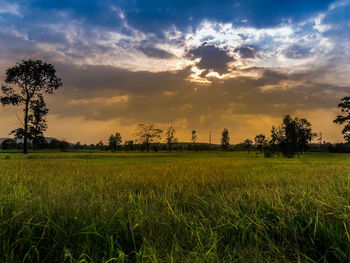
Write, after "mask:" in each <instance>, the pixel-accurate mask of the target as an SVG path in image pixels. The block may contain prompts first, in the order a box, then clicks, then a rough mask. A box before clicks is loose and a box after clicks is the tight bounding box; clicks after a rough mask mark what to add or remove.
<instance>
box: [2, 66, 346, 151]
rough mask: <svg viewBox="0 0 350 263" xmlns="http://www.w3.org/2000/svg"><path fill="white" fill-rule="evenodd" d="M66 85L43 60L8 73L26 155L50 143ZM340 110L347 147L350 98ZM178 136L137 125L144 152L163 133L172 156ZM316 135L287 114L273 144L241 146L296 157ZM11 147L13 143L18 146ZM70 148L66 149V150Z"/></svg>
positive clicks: (224, 143)
mask: <svg viewBox="0 0 350 263" xmlns="http://www.w3.org/2000/svg"><path fill="white" fill-rule="evenodd" d="M62 86H63V82H62V80H61V79H60V78H58V77H57V76H56V70H55V68H54V66H53V65H52V64H48V63H45V62H43V61H41V60H31V59H29V60H22V61H21V62H20V63H17V64H16V65H15V66H14V67H12V68H8V69H7V70H6V74H5V80H4V84H3V85H2V86H1V93H2V96H0V102H1V104H2V105H3V106H6V105H14V106H22V107H23V113H24V114H23V119H20V118H19V117H18V116H17V118H18V120H19V121H20V123H21V127H19V128H17V129H14V130H12V131H11V132H10V133H9V134H10V135H13V136H14V138H15V139H16V140H18V139H21V140H23V145H22V150H23V154H27V153H28V143H29V142H31V143H32V147H33V149H34V150H36V149H39V148H40V147H41V146H42V145H45V143H47V142H46V140H45V137H44V132H45V131H46V130H47V128H48V125H47V120H46V118H47V114H48V112H49V109H48V108H47V106H46V103H45V100H44V95H45V94H46V95H52V94H54V91H55V90H57V89H58V88H60V87H62ZM338 108H340V110H341V113H342V115H338V116H336V118H335V119H334V121H333V122H334V123H335V124H339V125H345V126H344V128H343V130H342V134H343V136H344V139H345V141H346V144H347V145H348V144H349V145H350V96H346V97H344V98H342V99H341V102H340V103H339V104H338ZM175 132H176V130H175V128H174V127H173V126H169V127H168V128H167V129H166V130H165V131H164V130H162V129H160V128H158V127H157V126H156V125H155V124H153V123H140V124H138V125H137V128H136V130H135V133H134V135H135V136H136V137H137V140H136V142H138V144H139V145H141V146H140V148H141V150H142V151H143V150H145V151H147V152H149V150H150V145H152V144H154V143H159V140H161V139H162V135H163V134H164V135H165V141H164V144H165V145H167V150H168V151H169V152H171V151H172V149H173V147H174V145H176V144H177V143H178V139H177V138H176V137H175ZM317 135H319V139H318V141H322V133H319V134H316V133H314V132H313V131H312V125H311V123H310V122H309V121H308V120H306V119H305V118H297V117H295V118H292V117H291V116H290V115H289V114H287V115H285V116H283V118H282V123H281V124H280V125H279V126H277V127H276V126H272V128H271V135H270V139H269V140H268V139H267V137H266V136H265V135H264V134H258V135H256V136H255V138H254V142H253V141H252V140H251V139H246V140H245V141H244V142H243V143H242V144H243V145H244V146H245V148H247V149H250V148H252V147H253V146H255V148H256V149H258V151H259V152H260V153H262V152H264V155H265V157H273V156H274V155H275V154H279V153H282V154H283V156H286V157H293V156H295V155H299V154H302V153H303V152H305V151H307V150H308V147H309V146H310V144H311V142H312V139H313V138H315V137H316V136H317ZM57 141H58V140H57ZM191 142H192V146H193V147H194V148H195V146H196V144H197V143H198V142H197V130H192V132H191ZM7 143H8V144H9V145H10V144H11V143H13V142H7ZM66 143H67V142H66ZM98 145H99V147H102V146H104V144H103V142H102V141H100V142H98V144H97V145H96V146H98ZM134 145H136V144H135V142H134V141H133V140H126V141H125V142H124V145H123V147H124V148H125V149H132V148H134ZM210 145H211V142H210ZM220 145H221V148H222V150H224V151H227V150H229V146H230V136H229V131H228V129H227V128H224V129H223V130H222V132H221V140H220ZM121 146H122V137H121V134H120V133H118V132H116V133H115V134H112V135H111V136H110V137H109V139H108V149H109V150H110V151H112V152H115V151H117V150H119V149H120V147H121ZM66 147H67V145H66V146H64V147H63V148H66ZM2 148H4V147H2ZM188 148H190V147H188ZM248 151H249V150H248Z"/></svg>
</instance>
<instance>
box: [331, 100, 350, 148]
mask: <svg viewBox="0 0 350 263" xmlns="http://www.w3.org/2000/svg"><path fill="white" fill-rule="evenodd" d="M338 108H340V110H341V112H342V113H343V115H338V116H337V118H336V119H335V120H334V121H333V122H334V123H336V124H339V125H342V124H345V126H344V128H343V130H342V134H343V135H344V139H345V141H346V142H347V143H350V97H344V98H342V99H341V103H339V104H338Z"/></svg>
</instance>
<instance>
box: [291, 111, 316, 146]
mask: <svg viewBox="0 0 350 263" xmlns="http://www.w3.org/2000/svg"><path fill="white" fill-rule="evenodd" d="M294 121H295V123H296V126H297V131H298V152H299V153H303V152H305V151H306V150H307V149H308V146H309V144H310V143H311V141H312V138H313V137H316V135H317V134H316V133H313V132H312V127H311V123H310V122H309V121H308V120H306V119H304V118H301V119H299V118H294Z"/></svg>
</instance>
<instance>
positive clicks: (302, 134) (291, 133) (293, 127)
mask: <svg viewBox="0 0 350 263" xmlns="http://www.w3.org/2000/svg"><path fill="white" fill-rule="evenodd" d="M314 136H316V134H315V133H313V132H312V127H311V123H310V122H309V121H307V120H306V119H304V118H302V119H299V118H294V119H293V118H292V117H291V116H290V115H289V114H288V115H286V116H284V117H283V122H282V126H281V128H278V129H276V128H275V127H272V130H271V141H270V143H271V144H272V145H273V147H276V146H278V148H279V150H280V151H281V152H282V154H283V155H284V156H286V157H289V158H290V157H293V156H294V155H295V154H297V153H298V154H299V153H303V152H305V151H306V150H307V147H308V145H309V144H310V143H311V140H312V138H313V137H314ZM274 150H275V149H274ZM274 150H273V151H274Z"/></svg>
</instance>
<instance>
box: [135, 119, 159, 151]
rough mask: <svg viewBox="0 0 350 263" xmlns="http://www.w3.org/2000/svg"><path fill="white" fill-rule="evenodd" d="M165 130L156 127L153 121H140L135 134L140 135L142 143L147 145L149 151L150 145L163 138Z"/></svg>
mask: <svg viewBox="0 0 350 263" xmlns="http://www.w3.org/2000/svg"><path fill="white" fill-rule="evenodd" d="M162 133H163V130H161V129H159V128H156V127H155V125H154V124H151V123H140V124H138V125H137V128H136V132H135V135H136V136H137V137H139V140H140V141H141V143H143V144H145V145H146V149H147V152H149V146H150V144H151V143H152V142H154V141H155V140H157V139H161V137H162V136H161V135H162Z"/></svg>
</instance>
